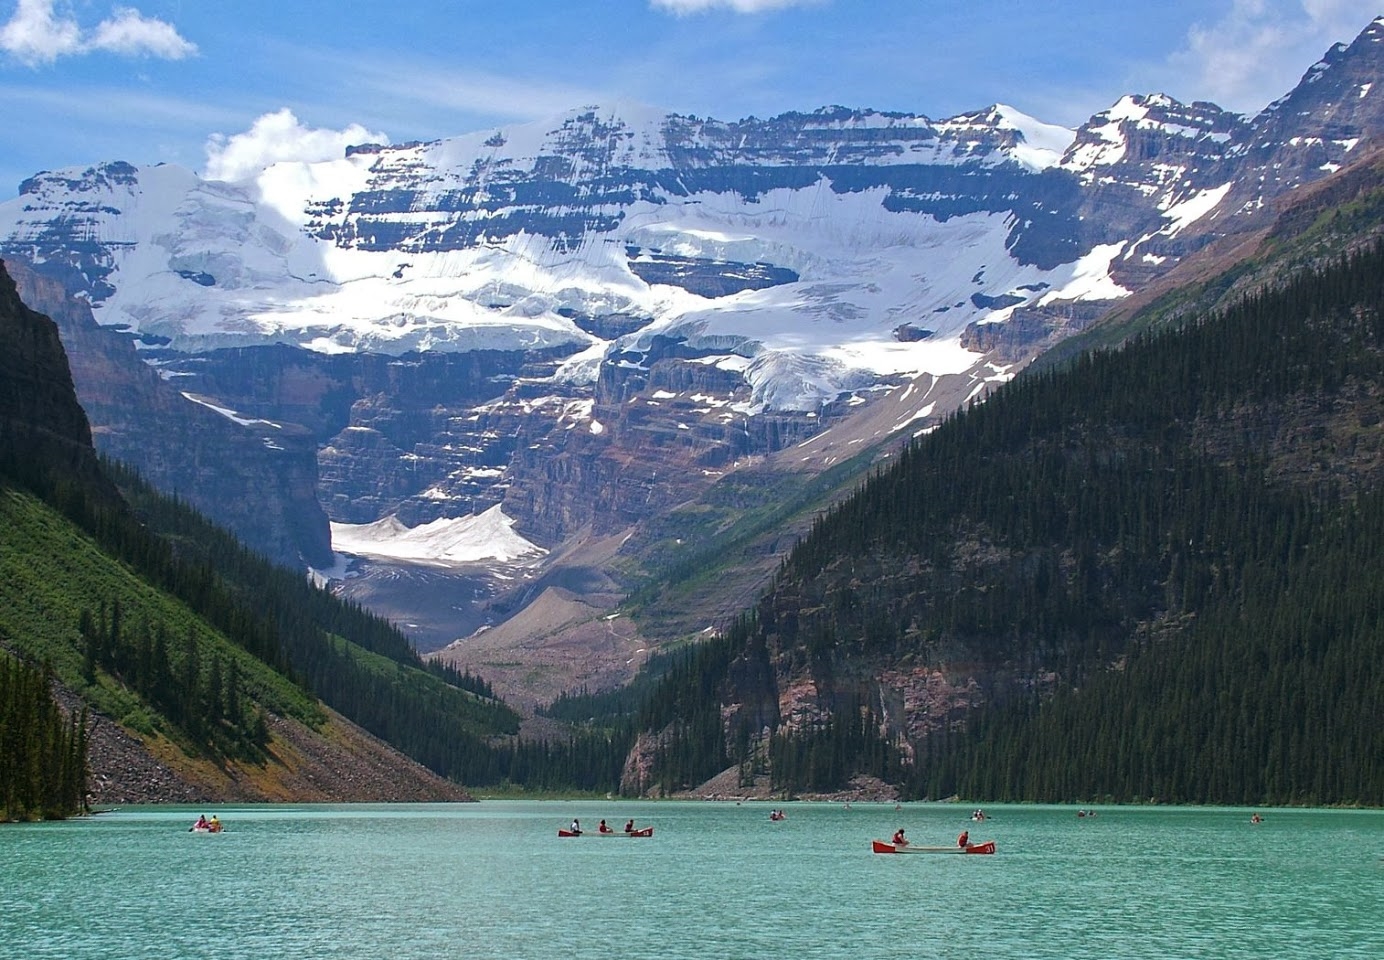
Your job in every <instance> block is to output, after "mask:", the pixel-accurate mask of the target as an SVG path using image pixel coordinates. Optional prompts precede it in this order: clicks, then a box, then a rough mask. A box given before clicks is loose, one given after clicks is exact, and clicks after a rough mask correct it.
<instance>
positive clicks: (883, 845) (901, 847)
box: [870, 840, 995, 853]
mask: <svg viewBox="0 0 1384 960" xmlns="http://www.w3.org/2000/svg"><path fill="white" fill-rule="evenodd" d="M870 848H871V849H872V850H873V851H874V852H875V853H994V852H995V841H993V840H987V841H985V842H984V843H968V844H966V846H964V847H919V846H915V845H914V844H911V843H904V844H899V843H890V842H889V841H888V840H871V841H870Z"/></svg>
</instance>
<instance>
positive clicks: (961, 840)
mask: <svg viewBox="0 0 1384 960" xmlns="http://www.w3.org/2000/svg"><path fill="white" fill-rule="evenodd" d="M970 842H971V831H969V830H962V831H961V836H959V837H957V838H956V845H957V846H958V847H961V848H963V849H964V848H965V847H966V845H967V844H968V843H970Z"/></svg>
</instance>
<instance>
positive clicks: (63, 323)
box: [10, 261, 331, 566]
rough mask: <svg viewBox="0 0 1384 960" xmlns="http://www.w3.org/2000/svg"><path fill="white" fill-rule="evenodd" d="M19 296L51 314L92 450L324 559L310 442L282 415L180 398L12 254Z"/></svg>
mask: <svg viewBox="0 0 1384 960" xmlns="http://www.w3.org/2000/svg"><path fill="white" fill-rule="evenodd" d="M10 269H11V272H12V273H13V275H14V278H15V281H16V283H17V284H18V287H19V291H20V294H21V296H22V297H23V299H24V301H25V302H26V303H29V304H32V305H33V306H34V307H35V308H36V309H38V310H41V311H43V312H44V313H46V314H47V315H48V316H50V317H52V318H53V320H54V322H55V323H56V327H57V330H58V332H59V333H60V335H61V337H62V341H63V343H64V345H65V346H66V347H67V355H68V357H70V358H71V361H70V367H71V377H70V379H69V380H68V381H67V382H68V383H69V384H71V385H73V386H75V389H76V393H77V399H78V400H79V401H80V403H81V405H82V409H83V410H85V412H86V416H87V418H89V420H90V422H91V432H92V437H91V439H92V440H94V443H95V446H96V449H97V450H99V451H100V452H101V453H103V454H105V455H107V456H110V457H112V458H114V459H116V460H120V461H122V462H124V463H127V464H129V465H131V466H133V467H134V468H135V469H136V470H138V471H139V472H140V473H141V474H142V475H143V476H144V477H145V478H146V479H147V480H149V482H151V483H153V484H154V485H155V486H157V487H158V488H160V489H161V490H164V491H165V492H168V493H173V494H177V495H178V496H179V497H182V498H183V499H184V500H186V501H187V502H188V503H190V504H192V505H193V506H194V507H196V508H197V509H198V510H200V511H201V512H203V513H204V514H206V515H207V516H208V517H211V518H212V519H214V520H216V521H217V522H218V523H220V524H222V525H223V526H226V527H228V528H229V529H232V530H235V531H236V532H237V534H238V535H239V536H240V538H241V539H242V540H243V541H244V542H245V543H246V544H247V545H249V546H250V547H252V548H254V549H257V550H259V551H260V552H262V553H264V554H265V555H266V556H269V557H271V558H273V559H275V560H277V561H279V562H281V563H285V564H288V565H291V566H300V565H302V564H303V563H304V562H307V563H314V564H317V565H319V566H325V565H330V556H331V538H330V534H329V531H328V529H327V519H326V515H325V514H324V513H323V512H322V509H321V507H320V506H319V505H318V502H317V490H316V478H317V461H316V447H315V444H314V443H313V441H312V436H311V434H310V433H309V432H308V431H307V430H305V429H303V428H301V427H298V426H295V425H293V424H291V423H268V422H256V421H252V420H247V419H245V418H240V419H236V418H235V417H234V416H233V414H232V412H231V411H229V410H226V409H225V408H222V409H221V410H220V411H218V410H217V409H214V408H213V407H212V406H208V405H206V404H205V403H199V402H194V401H193V400H190V399H188V397H187V396H186V395H185V394H184V392H183V391H182V390H180V389H179V387H180V384H179V383H178V381H177V380H164V379H162V378H161V377H160V376H159V374H158V373H157V372H156V371H155V369H154V368H152V367H150V366H149V365H148V364H146V363H145V362H144V361H143V360H141V359H140V357H139V356H138V354H137V353H136V350H135V348H134V346H133V344H132V343H131V341H130V340H129V338H128V337H123V336H120V335H119V334H117V333H115V332H113V331H110V330H106V329H103V328H102V327H100V326H98V325H97V323H96V321H95V320H94V319H93V318H92V315H91V309H90V307H89V306H88V305H87V304H86V303H85V302H84V301H81V300H77V299H74V298H73V297H71V296H70V295H69V294H68V293H67V292H66V291H65V290H64V289H63V287H62V286H61V284H59V283H58V282H57V281H56V280H53V279H51V278H49V277H45V276H43V275H41V274H38V273H36V272H35V271H34V270H33V269H32V268H31V267H29V266H28V265H26V264H23V263H21V262H19V261H12V262H11V263H10Z"/></svg>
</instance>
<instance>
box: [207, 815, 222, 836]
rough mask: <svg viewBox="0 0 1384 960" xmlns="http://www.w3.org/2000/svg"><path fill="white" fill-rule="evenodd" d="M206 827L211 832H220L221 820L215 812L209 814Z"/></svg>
mask: <svg viewBox="0 0 1384 960" xmlns="http://www.w3.org/2000/svg"><path fill="white" fill-rule="evenodd" d="M207 829H208V830H210V831H211V832H212V833H220V832H221V820H220V819H219V818H218V817H217V816H216V814H214V813H213V814H212V815H211V819H210V820H208V821H207Z"/></svg>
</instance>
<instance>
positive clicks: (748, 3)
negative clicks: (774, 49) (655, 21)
mask: <svg viewBox="0 0 1384 960" xmlns="http://www.w3.org/2000/svg"><path fill="white" fill-rule="evenodd" d="M819 2H821V0H649V6H651V7H653V8H654V9H656V10H659V9H662V10H667V11H668V12H669V13H675V14H677V15H678V16H683V15H684V14H689V13H703V12H705V11H707V10H714V9H716V8H717V7H722V8H725V9H727V10H733V11H735V12H736V13H761V12H763V11H765V10H783V9H785V8H786V7H805V6H810V5H812V4H814V3H819Z"/></svg>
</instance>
